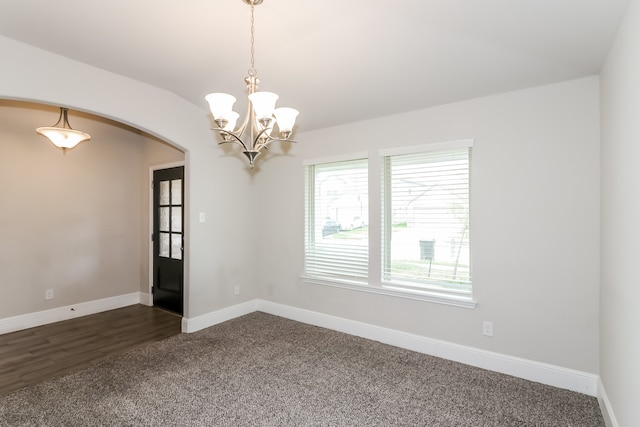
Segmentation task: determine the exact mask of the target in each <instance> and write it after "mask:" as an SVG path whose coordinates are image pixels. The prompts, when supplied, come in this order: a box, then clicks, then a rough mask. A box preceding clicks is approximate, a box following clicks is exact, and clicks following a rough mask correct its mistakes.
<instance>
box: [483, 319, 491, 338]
mask: <svg viewBox="0 0 640 427" xmlns="http://www.w3.org/2000/svg"><path fill="white" fill-rule="evenodd" d="M482 335H485V336H487V337H492V336H493V322H489V321H488V320H485V321H484V322H482Z"/></svg>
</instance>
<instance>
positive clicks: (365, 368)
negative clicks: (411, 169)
mask: <svg viewBox="0 0 640 427" xmlns="http://www.w3.org/2000/svg"><path fill="white" fill-rule="evenodd" d="M0 425H2V426H12V427H13V426H396V425H398V426H400V425H401V426H441V427H446V426H564V427H566V426H572V427H578V426H580V427H587V426H594V427H595V426H604V421H603V419H602V416H601V413H600V410H599V407H598V402H597V400H596V399H595V398H592V397H589V396H585V395H582V394H578V393H574V392H570V391H566V390H561V389H558V388H554V387H549V386H545V385H541V384H537V383H532V382H528V381H525V380H521V379H518V378H514V377H510V376H507V375H502V374H497V373H494V372H489V371H485V370H482V369H478V368H474V367H470V366H467V365H462V364H459V363H455V362H450V361H446V360H442V359H438V358H435V357H431V356H427V355H424V354H420V353H415V352H412V351H408V350H403V349H399V348H396V347H391V346H388V345H384V344H381V343H378V342H374V341H369V340H366V339H362V338H357V337H352V336H349V335H345V334H341V333H338V332H334V331H330V330H327V329H323V328H318V327H314V326H309V325H305V324H301V323H298V322H294V321H290V320H286V319H283V318H279V317H276V316H271V315H268V314H264V313H252V314H250V315H247V316H243V317H241V318H238V319H235V320H231V321H229V322H226V323H223V324H220V325H217V326H214V327H211V328H208V329H205V330H203V331H200V332H196V333H193V334H181V335H178V336H175V337H172V338H168V339H166V340H164V341H161V342H158V343H155V344H152V345H149V346H147V347H144V348H139V349H136V350H133V351H131V352H129V353H126V354H124V355H121V356H118V357H116V358H114V359H111V360H108V361H106V362H103V363H102V364H100V365H98V366H97V367H92V368H89V369H86V370H82V371H79V372H77V373H74V374H71V375H67V376H65V377H61V378H57V379H54V380H50V381H48V382H46V383H42V384H38V385H35V386H31V387H28V388H26V389H22V390H20V391H18V392H15V393H13V394H11V395H8V396H5V397H2V398H0Z"/></svg>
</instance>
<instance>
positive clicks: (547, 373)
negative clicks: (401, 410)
mask: <svg viewBox="0 0 640 427" xmlns="http://www.w3.org/2000/svg"><path fill="white" fill-rule="evenodd" d="M256 307H257V310H259V311H263V312H265V313H269V314H273V315H276V316H280V317H285V318H287V319H291V320H296V321H299V322H303V323H308V324H311V325H316V326H321V327H324V328H328V329H333V330H336V331H339V332H344V333H347V334H351V335H356V336H359V337H363V338H367V339H371V340H375V341H379V342H382V343H385V344H390V345H393V346H396V347H401V348H405V349H408V350H413V351H417V352H420V353H425V354H429V355H432V356H437V357H441V358H444V359H448V360H453V361H456V362H461V363H464V364H467V365H471V366H477V367H479V368H483V369H488V370H491V371H495V372H500V373H503V374H507V375H512V376H515V377H518V378H523V379H526V380H529V381H535V382H539V383H542V384H547V385H551V386H554V387H559V388H563V389H567V390H572V391H577V392H579V393H583V394H587V395H589V396H596V393H597V390H598V376H597V375H594V374H590V373H587V372H581V371H576V370H573V369H567V368H563V367H559V366H555V365H550V364H546V363H540V362H535V361H532V360H527V359H522V358H518V357H513V356H508V355H504V354H500V353H494V352H490V351H486V350H480V349H476V348H473V347H467V346H463V345H458V344H453V343H450V342H446V341H439V340H435V339H431V338H427V337H423V336H420V335H414V334H409V333H406V332H401V331H397V330H393V329H388V328H383V327H380V326H374V325H369V324H366V323H362V322H356V321H353V320H349V319H344V318H340V317H335V316H330V315H327V314H323V313H318V312H314V311H309V310H304V309H300V308H296V307H291V306H286V305H282V304H276V303H273V302H269V301H264V300H256Z"/></svg>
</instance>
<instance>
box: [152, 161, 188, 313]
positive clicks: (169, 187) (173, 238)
mask: <svg viewBox="0 0 640 427" xmlns="http://www.w3.org/2000/svg"><path fill="white" fill-rule="evenodd" d="M152 238H153V288H152V292H153V304H154V305H156V306H158V307H162V308H164V309H167V310H170V311H173V312H175V313H178V314H180V315H182V314H183V301H184V259H183V258H184V257H183V255H184V166H179V167H174V168H169V169H161V170H156V171H154V173H153V236H152Z"/></svg>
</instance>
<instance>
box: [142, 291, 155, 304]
mask: <svg viewBox="0 0 640 427" xmlns="http://www.w3.org/2000/svg"><path fill="white" fill-rule="evenodd" d="M140 304H142V305H146V306H148V307H153V295H151V294H150V293H148V292H140Z"/></svg>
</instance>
